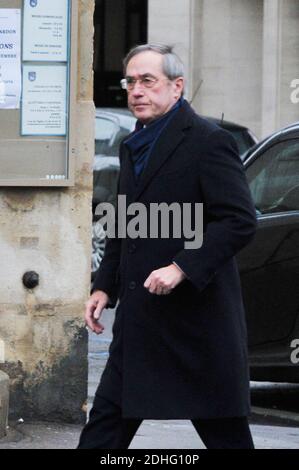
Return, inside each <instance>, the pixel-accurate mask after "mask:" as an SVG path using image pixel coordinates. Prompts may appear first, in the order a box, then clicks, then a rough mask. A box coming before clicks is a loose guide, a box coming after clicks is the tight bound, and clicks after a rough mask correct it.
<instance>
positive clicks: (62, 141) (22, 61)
mask: <svg viewBox="0 0 299 470" xmlns="http://www.w3.org/2000/svg"><path fill="white" fill-rule="evenodd" d="M77 3H78V2H77V0H0V186H71V185H73V184H74V174H73V168H74V165H73V163H74V157H75V151H76V146H75V140H74V135H75V134H74V129H75V122H74V120H75V109H74V106H75V99H76V76H77V34H78V32H77V31H78V5H77Z"/></svg>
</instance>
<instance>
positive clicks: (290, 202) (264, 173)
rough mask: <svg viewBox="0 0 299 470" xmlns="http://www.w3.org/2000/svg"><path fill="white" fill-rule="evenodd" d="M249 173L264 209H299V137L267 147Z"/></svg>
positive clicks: (255, 195) (258, 203)
mask: <svg viewBox="0 0 299 470" xmlns="http://www.w3.org/2000/svg"><path fill="white" fill-rule="evenodd" d="M246 175H247V178H248V182H249V186H250V189H251V192H252V196H253V200H254V202H255V205H256V208H257V210H258V211H259V212H260V213H262V214H265V213H273V212H284V211H294V210H299V139H292V140H288V141H284V142H280V143H277V144H275V145H273V146H272V147H271V148H269V149H267V150H266V151H265V152H264V153H263V154H262V155H260V156H259V157H258V158H257V159H256V160H255V161H253V163H252V164H251V165H250V166H249V167H248V168H247V171H246Z"/></svg>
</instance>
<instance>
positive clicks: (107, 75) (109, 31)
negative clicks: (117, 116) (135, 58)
mask: <svg viewBox="0 0 299 470" xmlns="http://www.w3.org/2000/svg"><path fill="white" fill-rule="evenodd" d="M147 3H148V2H147V0H96V7H95V15H94V27H95V32H94V101H95V105H96V107H125V106H126V95H125V93H124V92H123V91H122V90H121V88H120V84H119V82H120V80H121V78H123V72H122V59H123V57H124V55H125V54H126V53H127V52H128V51H129V50H130V48H131V47H133V46H135V45H137V44H142V43H145V42H147Z"/></svg>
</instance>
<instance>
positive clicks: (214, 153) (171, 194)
mask: <svg viewBox="0 0 299 470" xmlns="http://www.w3.org/2000/svg"><path fill="white" fill-rule="evenodd" d="M120 165H121V168H120V178H119V194H120V195H126V196H127V204H130V203H133V202H141V203H143V204H144V205H145V206H146V207H149V204H150V203H162V202H166V203H168V204H170V203H173V202H179V203H180V204H182V203H195V202H199V203H203V212H204V215H203V223H204V237H203V244H202V246H201V247H200V248H196V249H186V248H185V245H184V242H185V241H186V239H185V238H184V236H182V237H180V238H172V239H165V238H164V239H163V238H156V239H153V238H137V239H130V238H125V239H123V238H115V239H112V238H111V239H110V240H109V241H108V242H107V244H106V249H105V254H104V258H103V260H102V263H101V266H100V269H99V272H98V275H97V277H96V279H95V282H94V286H93V290H97V289H100V290H103V291H105V292H106V293H107V294H108V295H109V298H110V300H111V306H113V304H115V302H116V300H118V299H119V304H118V307H117V310H116V316H115V321H114V325H113V340H112V343H111V346H110V350H109V352H110V355H109V359H108V362H107V365H106V368H105V370H104V372H103V375H102V378H101V382H100V385H99V388H98V390H97V393H98V394H99V395H102V396H104V397H106V398H108V399H109V400H111V401H113V402H115V403H117V404H119V405H120V406H121V407H122V412H123V416H124V417H135V418H144V419H196V418H220V417H235V416H246V415H248V414H249V410H250V404H249V377H248V363H247V336H246V324H245V315H244V307H243V302H242V295H241V290H240V280H239V274H238V269H237V265H236V261H235V258H234V256H235V255H236V253H237V252H238V251H239V250H241V249H242V248H243V247H244V246H245V245H247V244H248V243H249V242H250V241H251V239H252V238H253V235H254V233H255V229H256V217H255V209H254V206H253V203H252V199H251V195H250V191H249V188H248V184H247V181H246V177H245V174H244V169H243V165H242V163H241V161H240V158H239V155H238V151H237V147H236V144H235V141H234V139H233V137H232V136H231V135H230V134H229V133H227V132H226V131H224V130H223V129H220V128H219V127H218V126H216V125H214V124H211V123H209V122H208V121H206V120H205V119H203V118H201V117H199V116H198V115H197V114H195V112H194V111H193V110H192V108H191V107H190V106H189V104H188V103H187V101H184V104H183V106H182V107H181V108H180V109H179V110H178V111H177V113H176V114H175V115H174V117H173V118H172V119H171V121H170V122H169V123H168V125H167V126H166V128H164V130H163V132H162V134H161V135H160V137H159V139H158V140H157V142H156V143H155V146H154V148H153V150H152V153H151V155H150V158H149V161H148V163H147V166H146V168H145V170H144V171H143V173H142V176H141V179H140V181H139V183H138V185H136V182H135V179H134V171H133V165H132V162H131V158H130V155H129V154H128V151H127V150H126V147H125V146H124V145H123V146H122V147H121V151H120ZM172 262H175V263H176V264H177V265H178V266H179V267H180V268H181V269H182V270H183V271H184V273H185V274H186V276H187V278H186V279H185V280H184V281H183V282H182V283H181V284H179V285H178V286H177V287H176V288H175V289H174V290H173V291H172V292H171V293H170V294H169V295H164V296H158V295H154V294H150V293H149V292H148V291H147V290H146V289H145V288H144V286H143V284H144V282H145V280H146V278H147V277H148V276H149V274H150V273H151V272H152V271H153V270H156V269H159V268H161V267H164V266H168V265H169V264H171V263H172Z"/></svg>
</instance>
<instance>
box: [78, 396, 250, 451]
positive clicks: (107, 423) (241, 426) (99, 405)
mask: <svg viewBox="0 0 299 470" xmlns="http://www.w3.org/2000/svg"><path fill="white" fill-rule="evenodd" d="M191 421H192V424H193V426H194V427H195V429H196V431H197V433H198V435H199V436H200V438H201V440H202V441H203V443H204V445H205V446H206V447H207V449H254V445H253V441H252V437H251V433H250V429H249V425H248V420H247V418H221V419H192V420H191ZM141 423H142V419H124V418H122V415H121V408H120V407H119V406H117V405H116V404H114V403H112V402H109V401H107V400H106V399H104V398H102V397H100V396H99V395H96V397H95V400H94V404H93V408H92V409H91V412H90V415H89V421H88V423H87V424H86V426H85V427H84V428H83V431H82V434H81V437H80V442H79V446H78V449H128V447H129V445H130V443H131V441H132V439H133V437H134V435H135V433H136V431H137V429H138V428H139V426H140V424H141Z"/></svg>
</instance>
